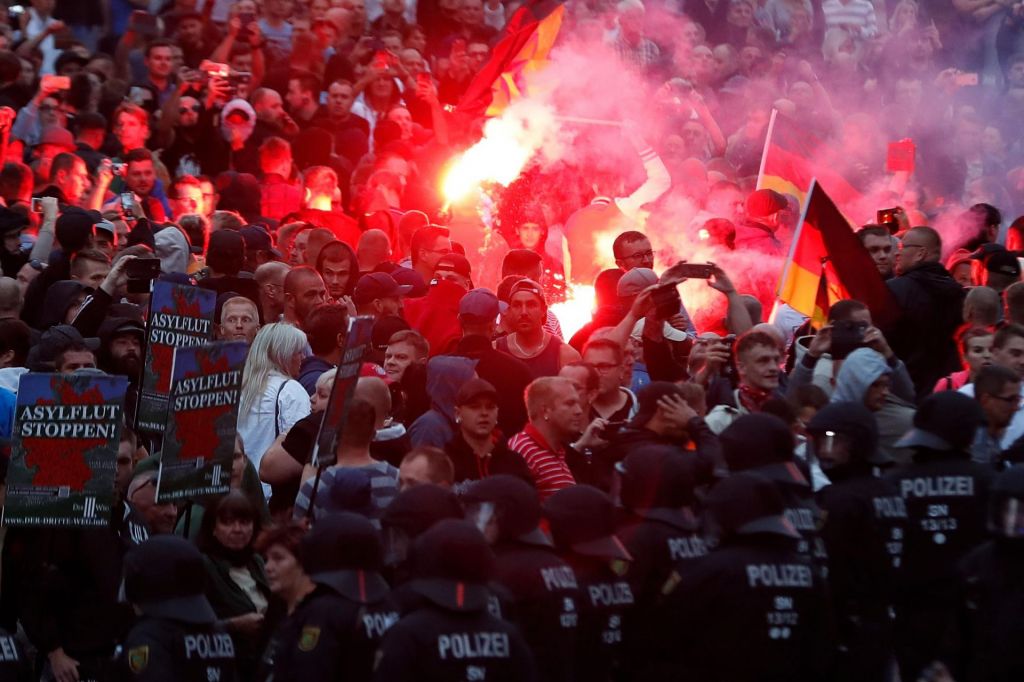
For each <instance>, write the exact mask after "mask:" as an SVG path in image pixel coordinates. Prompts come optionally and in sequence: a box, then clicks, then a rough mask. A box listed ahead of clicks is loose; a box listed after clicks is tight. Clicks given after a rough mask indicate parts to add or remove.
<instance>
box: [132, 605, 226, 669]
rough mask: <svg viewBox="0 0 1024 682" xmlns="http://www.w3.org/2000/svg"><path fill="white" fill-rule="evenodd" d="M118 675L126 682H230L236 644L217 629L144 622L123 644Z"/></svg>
mask: <svg viewBox="0 0 1024 682" xmlns="http://www.w3.org/2000/svg"><path fill="white" fill-rule="evenodd" d="M118 672H119V679H120V680H123V681H124V682H129V681H130V682H209V681H210V680H215V679H216V680H221V681H222V682H225V681H227V682H231V681H232V680H235V679H236V676H235V650H234V644H233V643H232V641H231V635H229V634H228V633H226V632H223V631H222V630H220V629H219V628H218V627H217V626H214V625H191V624H189V623H182V622H179V621H176V620H169V619H164V618H143V619H142V620H140V621H139V622H138V624H137V625H136V626H135V627H134V628H132V631H131V632H130V633H128V636H127V637H126V638H125V640H124V647H123V648H122V650H121V656H120V658H119V659H118Z"/></svg>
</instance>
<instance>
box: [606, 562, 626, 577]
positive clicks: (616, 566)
mask: <svg viewBox="0 0 1024 682" xmlns="http://www.w3.org/2000/svg"><path fill="white" fill-rule="evenodd" d="M610 566H611V569H612V573H614V574H615V575H617V576H619V577H620V578H621V577H622V576H624V575H626V574H627V573H628V572H629V562H628V561H623V560H622V559H614V560H613V561H612V562H611V564H610Z"/></svg>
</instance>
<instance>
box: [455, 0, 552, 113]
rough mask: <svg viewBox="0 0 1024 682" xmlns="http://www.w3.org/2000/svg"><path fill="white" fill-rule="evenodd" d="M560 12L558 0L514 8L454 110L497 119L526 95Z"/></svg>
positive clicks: (539, 0) (534, 0)
mask: <svg viewBox="0 0 1024 682" xmlns="http://www.w3.org/2000/svg"><path fill="white" fill-rule="evenodd" d="M564 13H565V7H564V6H563V5H562V3H561V1H560V0H530V1H529V2H527V3H526V4H524V5H523V6H521V7H520V8H519V9H517V10H516V11H515V12H514V13H513V14H512V16H511V18H509V20H508V23H506V24H505V29H504V31H503V32H502V36H501V38H500V39H499V40H498V42H497V44H496V45H495V46H494V50H493V51H492V53H491V58H490V59H489V60H488V61H487V63H485V64H484V65H483V67H482V68H481V69H480V72H479V73H477V75H476V76H475V77H474V78H473V80H472V81H471V82H470V84H469V87H468V88H466V92H465V94H463V96H462V99H461V100H460V101H459V104H458V106H457V107H456V111H458V112H459V113H462V114H467V115H469V116H474V117H475V116H499V115H501V112H502V111H504V110H505V107H507V106H508V105H509V104H510V103H511V102H513V101H514V100H515V99H517V98H518V97H520V96H522V95H523V94H526V93H528V92H529V88H530V79H531V76H532V74H534V73H536V72H537V71H539V70H541V69H543V68H544V66H545V65H546V63H547V59H548V53H550V52H551V47H552V46H553V45H554V44H555V38H557V37H558V31H559V29H561V27H562V15H563V14H564Z"/></svg>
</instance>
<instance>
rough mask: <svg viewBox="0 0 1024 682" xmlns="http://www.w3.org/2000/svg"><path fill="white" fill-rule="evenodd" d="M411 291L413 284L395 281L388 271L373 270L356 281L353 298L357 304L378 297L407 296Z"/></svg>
mask: <svg viewBox="0 0 1024 682" xmlns="http://www.w3.org/2000/svg"><path fill="white" fill-rule="evenodd" d="M410 291H412V287H411V286H409V285H401V284H399V283H398V282H396V281H395V278H394V277H392V276H391V275H389V274H387V273H386V272H371V273H369V274H368V275H363V276H362V277H360V278H359V281H358V282H356V288H355V291H353V292H352V300H353V301H355V303H356V304H357V305H361V304H363V303H369V302H370V301H373V300H376V299H378V298H396V297H399V296H405V295H406V294H408V293H409V292H410Z"/></svg>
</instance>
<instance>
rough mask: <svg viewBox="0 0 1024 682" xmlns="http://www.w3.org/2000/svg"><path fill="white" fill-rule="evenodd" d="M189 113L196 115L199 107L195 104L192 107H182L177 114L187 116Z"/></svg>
mask: <svg viewBox="0 0 1024 682" xmlns="http://www.w3.org/2000/svg"><path fill="white" fill-rule="evenodd" d="M190 111H191V112H193V113H196V114H198V113H199V105H198V104H195V105H192V106H190V107H182V108H181V110H180V111H179V113H181V114H187V113H188V112H190Z"/></svg>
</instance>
